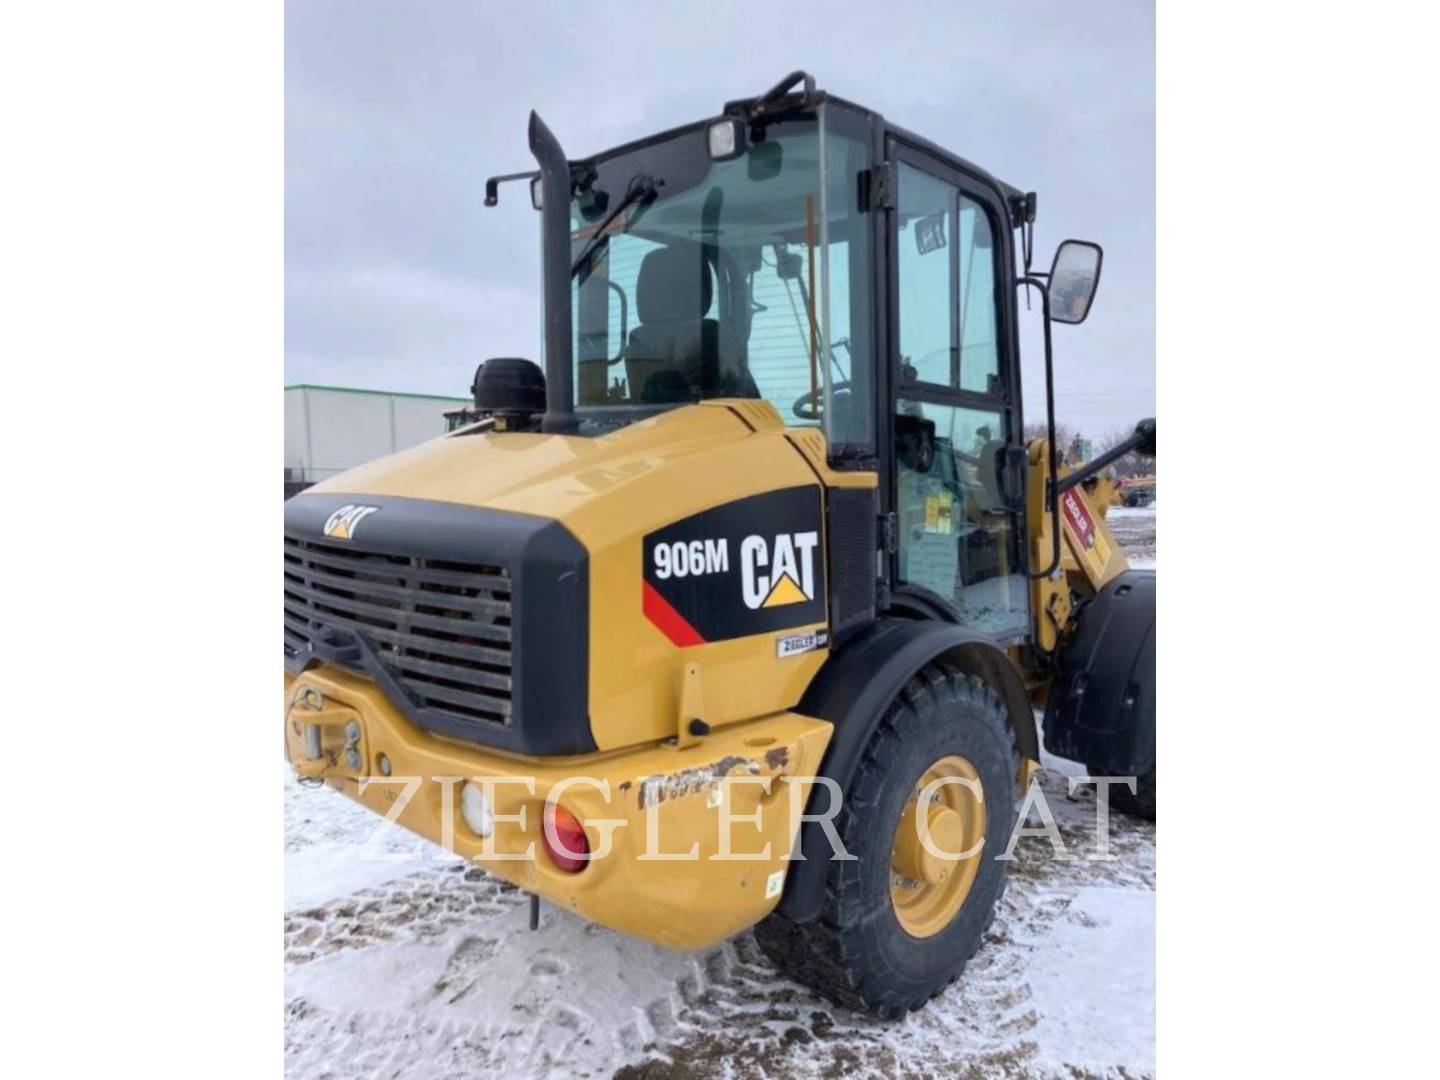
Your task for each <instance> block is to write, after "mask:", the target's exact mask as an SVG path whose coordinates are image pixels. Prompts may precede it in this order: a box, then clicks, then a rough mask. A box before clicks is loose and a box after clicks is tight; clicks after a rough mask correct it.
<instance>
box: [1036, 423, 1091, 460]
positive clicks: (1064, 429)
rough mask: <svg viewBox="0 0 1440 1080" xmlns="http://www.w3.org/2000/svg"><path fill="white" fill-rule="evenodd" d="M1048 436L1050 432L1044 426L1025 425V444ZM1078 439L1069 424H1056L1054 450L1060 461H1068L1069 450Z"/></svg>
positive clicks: (1076, 432) (1078, 435) (1076, 433)
mask: <svg viewBox="0 0 1440 1080" xmlns="http://www.w3.org/2000/svg"><path fill="white" fill-rule="evenodd" d="M1049 434H1050V432H1049V430H1048V429H1047V428H1046V427H1045V425H1044V424H1026V425H1025V441H1026V442H1027V443H1030V442H1033V441H1034V440H1036V439H1043V438H1045V437H1047V436H1048V435H1049ZM1078 438H1080V432H1078V431H1077V430H1075V429H1074V428H1072V427H1071V426H1070V425H1069V424H1059V423H1057V424H1056V425H1055V449H1056V450H1058V451H1059V452H1060V460H1061V461H1068V460H1070V459H1069V457H1068V455H1069V454H1070V448H1071V447H1072V446H1074V445H1075V440H1076V439H1078Z"/></svg>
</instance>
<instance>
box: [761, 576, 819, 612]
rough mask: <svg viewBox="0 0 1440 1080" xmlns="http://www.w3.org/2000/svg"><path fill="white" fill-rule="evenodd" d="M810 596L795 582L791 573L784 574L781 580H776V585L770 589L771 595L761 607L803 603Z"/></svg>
mask: <svg viewBox="0 0 1440 1080" xmlns="http://www.w3.org/2000/svg"><path fill="white" fill-rule="evenodd" d="M808 599H809V597H808V596H806V595H805V594H804V593H803V592H801V591H800V586H799V585H796V584H795V581H794V579H793V578H792V577H791V576H790V575H789V574H783V575H781V577H780V580H779V581H777V582H775V587H774V588H773V589H771V590H770V595H769V596H767V597H766V598H765V603H764V604H762V605H761V607H767V608H768V607H783V606H784V605H785V604H803V603H804V602H805V601H806V600H808Z"/></svg>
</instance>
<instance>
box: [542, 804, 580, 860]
mask: <svg viewBox="0 0 1440 1080" xmlns="http://www.w3.org/2000/svg"><path fill="white" fill-rule="evenodd" d="M544 840H545V853H546V854H547V855H549V856H550V861H551V862H553V863H554V864H555V865H556V866H557V867H558V868H559V869H561V870H564V871H565V872H566V873H567V874H573V873H575V872H576V871H577V870H583V869H585V861H586V859H585V857H586V856H587V855H589V854H590V841H589V839H587V838H586V836H585V827H584V826H583V825H581V824H580V821H579V819H578V818H576V817H575V815H574V814H572V813H571V812H570V811H569V810H566V809H565V807H563V806H561V805H560V804H559V803H552V804H550V805H547V806H546V807H545V829H544Z"/></svg>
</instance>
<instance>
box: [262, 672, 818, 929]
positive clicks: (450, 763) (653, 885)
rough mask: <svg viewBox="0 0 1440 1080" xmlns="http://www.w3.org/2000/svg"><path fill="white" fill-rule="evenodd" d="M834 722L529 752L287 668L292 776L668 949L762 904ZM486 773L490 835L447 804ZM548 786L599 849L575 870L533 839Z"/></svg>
mask: <svg viewBox="0 0 1440 1080" xmlns="http://www.w3.org/2000/svg"><path fill="white" fill-rule="evenodd" d="M832 730H833V729H832V725H830V724H829V723H827V722H825V721H823V720H816V719H814V718H812V717H808V716H801V715H799V714H798V713H791V712H783V713H776V714H774V715H772V716H769V717H765V718H763V719H759V720H752V721H748V722H746V723H742V724H735V725H730V726H727V727H724V728H720V729H717V730H715V731H714V732H712V733H711V734H710V735H708V736H706V737H705V738H703V739H701V740H700V741H699V742H698V743H697V744H696V745H694V746H689V747H685V748H678V747H675V746H666V745H663V744H656V745H651V746H645V747H640V748H636V749H631V750H622V751H613V752H610V753H603V754H598V753H597V754H589V755H585V756H581V757H568V758H526V757H521V756H518V755H514V754H506V753H501V752H499V751H495V750H490V749H486V748H483V747H479V746H475V745H473V744H470V743H465V742H460V741H458V740H452V739H448V738H443V737H440V736H436V735H431V734H429V733H427V732H424V731H420V730H418V729H417V728H415V727H414V726H413V725H412V724H411V723H410V722H409V721H408V720H406V719H405V717H404V716H403V715H402V714H401V713H400V712H399V711H398V710H396V709H395V708H394V706H392V705H391V704H390V702H389V700H388V699H387V698H386V697H385V696H384V695H383V694H382V693H381V692H380V691H379V689H378V688H377V687H376V686H375V684H374V683H373V682H371V681H370V680H369V679H366V678H364V677H362V676H359V675H354V674H351V673H350V672H347V671H344V670H341V669H339V668H334V667H329V666H321V667H318V668H313V669H311V670H310V671H307V672H305V673H304V674H302V675H299V676H294V675H291V674H290V673H289V672H287V673H286V675H285V749H286V756H287V757H288V759H289V760H290V761H291V763H292V764H293V765H294V766H295V768H296V770H297V772H299V773H301V775H309V776H313V777H317V778H323V779H324V780H325V781H326V782H327V783H328V784H330V785H331V786H332V787H334V788H335V789H336V790H338V791H341V792H343V793H344V794H346V795H348V796H349V797H350V798H352V799H354V800H356V801H357V802H360V803H362V804H364V805H365V806H368V807H369V808H370V809H371V810H374V811H375V812H376V813H377V814H385V815H390V816H392V817H393V818H394V820H396V821H397V822H398V823H399V824H401V825H403V826H405V827H406V828H407V829H409V830H411V831H412V832H415V833H418V834H419V835H421V836H423V837H425V838H426V839H428V840H431V841H433V842H434V843H436V844H440V845H441V846H442V847H445V848H447V849H448V850H451V851H454V852H455V853H456V854H458V855H461V856H463V857H465V858H466V859H469V860H472V861H474V862H475V863H477V864H478V865H480V866H483V867H484V868H485V869H486V870H488V871H490V872H492V873H494V874H496V875H497V876H499V877H502V878H504V879H505V880H507V881H510V882H512V883H514V884H515V885H517V886H519V887H520V888H522V889H525V890H527V891H529V892H533V893H537V894H539V895H540V896H543V897H544V898H545V899H547V900H549V901H551V902H552V903H555V904H558V905H560V906H562V907H565V908H569V909H570V910H572V911H575V912H578V913H579V914H581V915H583V916H585V917H586V918H588V919H591V920H593V921H595V922H597V923H602V924H604V925H605V926H610V927H614V928H615V929H617V930H623V931H625V932H626V933H629V934H634V935H636V936H638V937H642V938H647V939H649V940H651V941H655V942H659V943H660V944H663V945H668V946H670V947H672V948H678V949H696V948H702V947H704V946H707V945H711V944H713V943H715V942H717V941H720V940H722V939H724V938H726V937H729V936H730V935H732V934H734V933H737V932H738V931H740V930H743V929H744V928H745V927H747V926H750V925H752V924H754V923H756V922H758V921H759V920H760V919H762V918H764V917H765V916H766V915H767V914H769V913H770V911H772V910H773V909H774V907H775V905H776V903H778V901H779V897H780V891H781V888H782V887H783V882H784V875H785V871H786V868H787V867H788V865H789V863H788V860H787V856H788V855H789V853H790V850H791V845H792V843H793V842H794V839H795V832H796V828H797V826H798V824H799V818H798V814H799V812H800V808H801V807H803V806H804V805H805V800H806V799H807V798H808V796H809V791H810V778H811V777H813V776H815V774H816V773H817V772H818V771H819V767H820V759H821V756H822V755H823V754H824V752H825V747H826V746H827V745H828V743H829V741H830V735H831V732H832ZM317 753H318V756H316V755H317ZM386 768H388V775H383V773H384V772H385V769H386ZM726 778H728V782H724V783H722V780H726ZM766 778H768V784H767V783H766ZM787 778H788V779H787ZM486 779H489V780H491V781H493V782H494V783H493V786H492V787H491V788H490V792H491V794H492V796H493V807H494V811H495V815H496V820H495V826H494V834H493V836H492V837H491V838H490V840H489V841H485V840H482V839H481V837H479V836H478V835H477V834H476V833H473V832H471V831H470V829H469V828H468V827H467V826H466V825H465V823H464V820H463V816H462V814H461V811H460V789H461V783H462V781H465V780H474V781H475V782H477V784H478V783H479V782H481V781H483V780H486ZM502 781H503V782H502ZM791 781H793V782H791ZM559 785H564V786H563V787H560V788H559V790H560V792H561V794H560V795H559V798H558V801H559V802H560V803H561V804H563V805H564V806H565V807H566V808H568V809H569V810H570V811H571V812H572V813H574V814H575V815H576V817H578V818H579V819H580V821H581V822H582V823H583V824H584V826H585V831H586V835H587V837H588V839H589V844H590V850H591V851H592V852H593V853H595V854H596V857H595V858H593V859H592V860H591V861H590V862H589V864H588V865H587V866H585V867H584V869H582V870H580V871H579V872H578V873H566V872H563V871H561V870H559V869H558V868H557V867H556V866H555V865H554V864H553V863H552V862H551V861H550V858H549V856H548V855H547V854H546V852H545V850H544V842H543V839H542V836H541V831H542V828H543V826H542V820H543V813H544V807H545V802H546V799H547V798H548V797H549V796H550V794H551V793H552V792H554V791H556V790H557V786H559ZM767 786H768V788H769V792H768V794H767V792H766V790H765V789H766V787H767ZM507 818H523V821H520V820H507ZM727 819H728V820H727ZM607 838H608V842H607ZM727 838H728V847H727ZM607 847H608V853H606V854H603V855H601V854H600V853H601V852H602V851H605V850H606V848H607ZM692 853H693V857H690V856H691V855H692Z"/></svg>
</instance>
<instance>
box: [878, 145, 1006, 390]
mask: <svg viewBox="0 0 1440 1080" xmlns="http://www.w3.org/2000/svg"><path fill="white" fill-rule="evenodd" d="M899 230H900V234H899V237H898V261H899V301H900V304H899V307H900V355H901V358H902V363H904V364H905V365H906V366H907V367H908V369H910V370H911V371H913V377H912V381H916V382H922V383H930V384H932V385H935V386H944V387H950V388H952V389H957V388H958V389H961V390H971V391H974V392H975V393H979V394H998V393H999V392H1000V386H999V384H998V380H999V372H1000V350H999V340H998V336H997V334H996V304H997V303H998V299H999V297H998V293H997V292H996V287H995V242H994V234H993V232H992V230H991V227H990V219H989V217H988V216H987V215H986V213H985V211H984V209H983V208H982V207H981V206H980V204H979V203H977V202H975V201H974V200H972V199H970V198H968V197H966V196H965V195H962V194H961V193H960V191H959V190H958V189H957V188H956V187H954V185H952V184H948V183H946V182H945V181H943V180H940V179H938V178H937V177H934V176H931V175H930V174H929V173H926V172H923V171H922V170H920V169H916V168H914V167H912V166H910V165H907V164H904V163H902V164H901V166H900V199H899ZM902 381H903V380H902Z"/></svg>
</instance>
